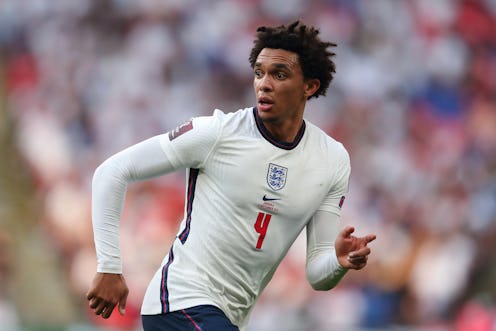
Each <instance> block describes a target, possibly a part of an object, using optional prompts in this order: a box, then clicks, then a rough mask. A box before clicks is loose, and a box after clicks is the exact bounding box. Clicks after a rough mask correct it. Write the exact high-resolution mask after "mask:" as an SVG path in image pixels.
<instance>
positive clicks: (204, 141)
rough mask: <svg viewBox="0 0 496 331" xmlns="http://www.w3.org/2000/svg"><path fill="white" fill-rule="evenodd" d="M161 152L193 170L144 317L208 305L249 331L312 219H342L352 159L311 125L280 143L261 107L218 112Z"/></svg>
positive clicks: (165, 143) (172, 135) (172, 137)
mask: <svg viewBox="0 0 496 331" xmlns="http://www.w3.org/2000/svg"><path fill="white" fill-rule="evenodd" d="M161 144H162V148H163V150H164V152H165V154H166V155H167V157H168V159H169V160H170V162H171V163H172V164H173V165H174V167H175V168H176V169H181V168H187V169H188V176H187V189H186V202H185V215H184V220H183V221H182V223H181V226H180V229H179V232H178V235H177V238H176V239H175V241H174V243H173V246H172V248H171V249H170V251H169V254H168V255H167V256H166V257H165V259H164V260H163V263H162V265H161V267H160V268H159V270H158V271H157V272H156V274H155V276H154V277H153V279H152V281H151V283H150V285H149V287H148V289H147V292H146V295H145V298H144V301H143V306H142V314H144V315H149V314H160V313H165V312H168V311H175V310H179V309H183V308H187V307H191V306H196V305H204V304H210V305H214V306H217V307H219V308H220V309H222V310H223V311H224V312H225V314H226V315H227V316H228V318H229V319H230V320H231V321H232V322H233V324H235V325H238V326H239V327H240V328H243V327H244V326H245V325H246V323H247V319H248V315H249V313H250V311H251V309H252V307H253V305H254V303H255V301H256V299H257V298H258V296H259V294H260V293H261V291H262V290H263V289H264V288H265V286H266V285H267V283H268V282H269V280H270V279H271V278H272V276H273V274H274V271H275V270H276V268H277V266H278V265H279V263H280V261H281V260H282V258H283V257H284V256H285V254H286V252H287V251H288V249H289V248H290V246H291V244H292V243H293V242H294V241H295V239H296V238H297V236H298V235H299V234H300V232H301V231H302V229H303V228H304V227H305V226H306V225H307V223H308V222H309V221H310V220H311V218H312V216H313V214H314V213H315V212H316V211H317V210H324V211H328V212H332V213H335V214H338V215H339V213H340V205H341V203H342V200H343V197H344V195H345V194H346V192H347V190H348V180H349V175H350V162H349V156H348V153H347V152H346V150H345V148H344V147H343V145H342V144H341V143H339V142H337V141H335V140H334V139H332V138H331V137H329V136H328V135H327V134H325V133H324V132H323V131H322V130H321V129H319V128H318V127H316V126H315V125H313V124H311V123H309V122H308V121H306V122H304V125H303V126H302V128H301V129H300V131H299V133H298V136H297V137H296V139H295V141H294V142H293V143H284V142H280V141H277V140H275V139H274V138H273V137H272V136H271V134H270V133H269V132H268V131H267V129H266V128H265V127H264V125H263V123H262V121H261V120H260V118H259V117H258V115H257V111H256V108H246V109H242V110H239V111H237V112H234V113H228V114H224V113H223V112H221V111H220V110H215V111H214V114H213V115H212V116H205V117H197V118H194V119H192V120H191V121H188V122H187V123H185V124H183V125H181V126H180V127H178V128H177V129H175V130H173V131H171V132H169V134H168V135H164V138H163V139H162V141H161Z"/></svg>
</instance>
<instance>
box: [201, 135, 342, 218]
mask: <svg viewBox="0 0 496 331" xmlns="http://www.w3.org/2000/svg"><path fill="white" fill-rule="evenodd" d="M305 147H307V148H305ZM324 160H327V158H326V157H325V155H322V153H321V151H319V150H316V149H315V148H311V146H298V147H297V148H295V149H292V150H284V149H280V148H276V147H274V146H272V145H270V144H268V143H266V142H264V141H260V140H256V139H253V140H244V141H242V142H241V141H236V140H235V139H233V140H232V141H226V142H223V144H221V145H220V146H219V148H218V149H217V150H216V152H215V154H214V155H213V156H212V158H211V160H210V162H211V166H210V167H208V169H209V171H208V173H207V174H206V175H208V176H209V177H210V179H211V181H212V183H214V184H213V185H216V186H217V190H218V191H220V193H221V194H222V195H223V196H224V198H225V199H228V200H229V201H230V202H231V203H232V205H234V206H237V207H239V208H243V209H251V210H262V211H265V212H270V213H271V214H274V215H275V214H277V215H281V216H283V217H284V218H297V219H302V218H306V217H308V215H310V214H313V212H314V211H315V209H316V208H317V207H318V206H319V205H320V203H321V202H322V200H323V199H324V197H325V196H326V194H327V193H328V192H329V189H330V187H331V186H332V180H333V175H332V173H333V169H331V167H330V165H329V164H328V163H327V162H325V161H324Z"/></svg>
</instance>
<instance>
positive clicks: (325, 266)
mask: <svg viewBox="0 0 496 331" xmlns="http://www.w3.org/2000/svg"><path fill="white" fill-rule="evenodd" d="M338 232H339V216H338V215H335V214H333V213H330V212H322V211H320V212H317V213H316V214H315V215H314V217H313V218H312V220H311V222H310V223H309V224H308V226H307V264H306V274H307V279H308V282H309V283H310V285H311V286H312V288H314V289H315V290H319V291H325V290H330V289H332V288H333V287H335V286H336V285H337V284H338V283H339V281H340V280H341V279H342V278H343V276H344V275H345V274H346V272H347V269H346V268H343V267H342V266H341V265H340V264H339V262H338V258H337V256H336V251H335V249H334V242H335V240H336V237H337V234H338Z"/></svg>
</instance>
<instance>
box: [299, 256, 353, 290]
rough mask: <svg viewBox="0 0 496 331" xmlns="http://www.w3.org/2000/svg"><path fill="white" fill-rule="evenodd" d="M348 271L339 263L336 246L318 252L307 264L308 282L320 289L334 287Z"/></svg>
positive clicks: (314, 287)
mask: <svg viewBox="0 0 496 331" xmlns="http://www.w3.org/2000/svg"><path fill="white" fill-rule="evenodd" d="M347 271H348V269H346V268H343V267H342V266H341V265H340V264H339V262H338V259H337V257H336V252H335V250H334V248H331V249H329V250H327V251H325V252H322V253H320V254H317V255H316V256H314V258H313V259H312V260H311V261H307V266H306V272H307V279H308V282H309V283H310V285H311V286H312V288H313V289H315V290H318V291H327V290H330V289H332V288H334V287H335V286H336V285H337V284H338V283H339V281H340V280H341V279H342V278H343V277H344V275H345V274H346V272H347Z"/></svg>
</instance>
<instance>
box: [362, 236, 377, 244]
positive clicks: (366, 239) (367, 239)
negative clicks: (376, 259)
mask: <svg viewBox="0 0 496 331" xmlns="http://www.w3.org/2000/svg"><path fill="white" fill-rule="evenodd" d="M375 238H377V236H376V235H375V234H368V235H366V236H365V237H364V239H365V242H366V244H368V243H369V242H371V241H374V240H375Z"/></svg>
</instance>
